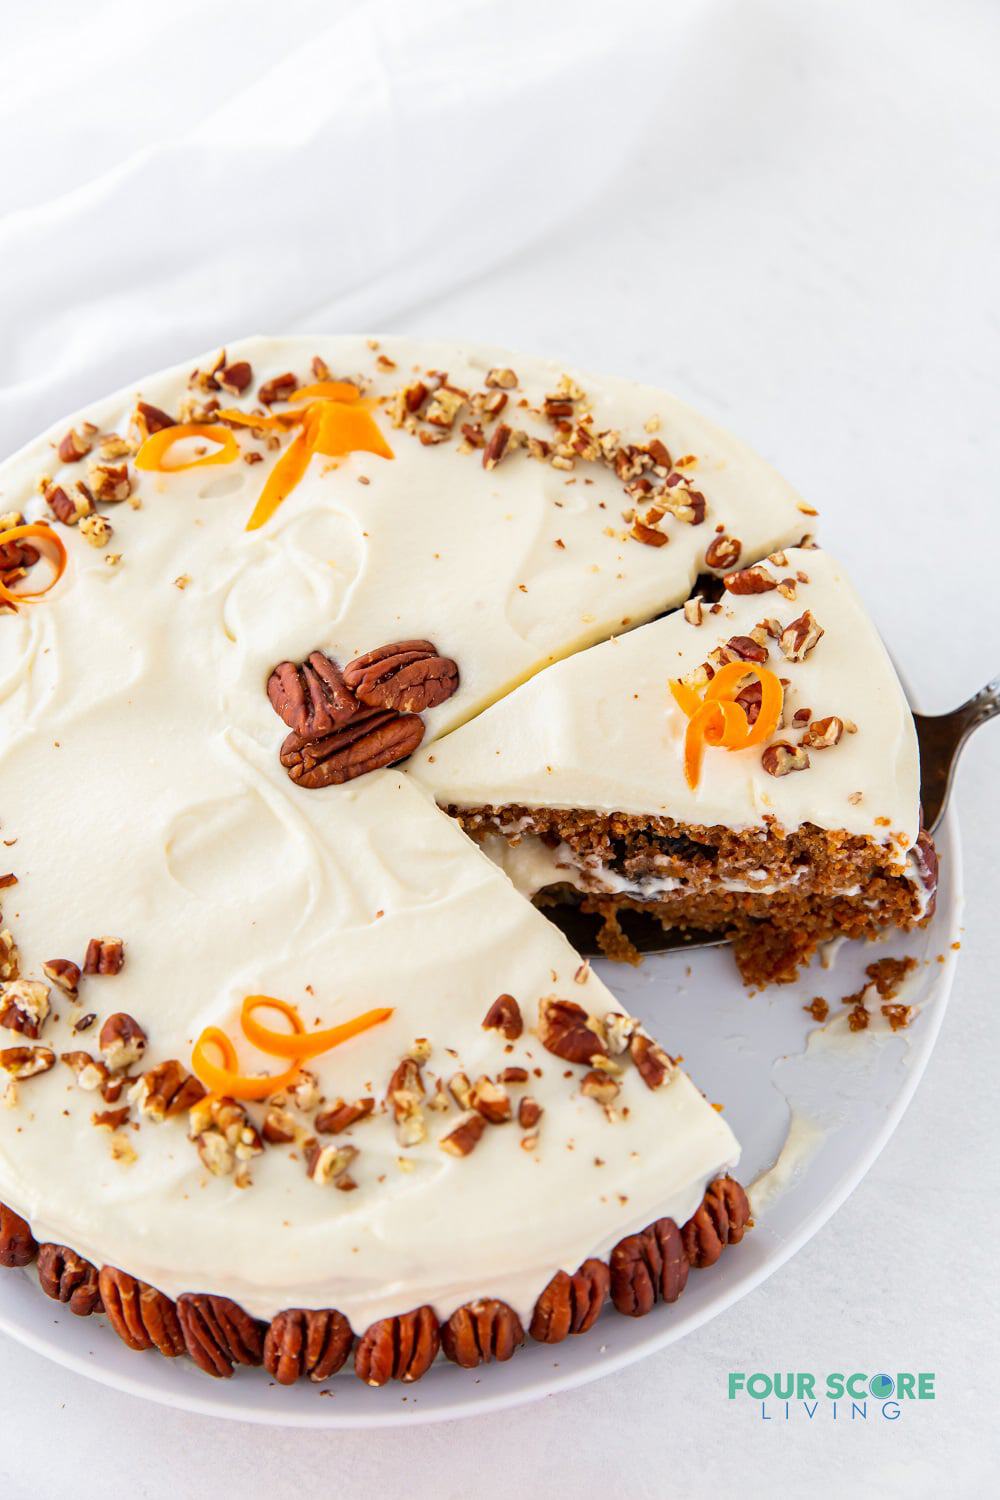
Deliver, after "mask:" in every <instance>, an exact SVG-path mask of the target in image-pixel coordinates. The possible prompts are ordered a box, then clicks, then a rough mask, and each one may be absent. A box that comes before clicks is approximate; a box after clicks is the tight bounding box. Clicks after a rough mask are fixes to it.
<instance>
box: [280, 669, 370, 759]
mask: <svg viewBox="0 0 1000 1500" xmlns="http://www.w3.org/2000/svg"><path fill="white" fill-rule="evenodd" d="M267 696H268V698H269V699H270V700H271V707H272V708H273V709H274V711H275V713H276V714H277V715H278V717H279V718H280V719H283V720H284V722H285V723H286V724H287V725H288V727H289V729H291V730H292V732H293V733H294V734H297V735H300V736H301V737H302V738H303V739H305V740H315V739H319V738H320V736H321V735H324V734H330V733H331V732H332V731H333V730H335V729H341V728H342V727H343V726H344V725H345V724H349V723H350V722H351V720H352V719H354V718H356V717H357V715H358V714H359V713H360V712H361V707H360V704H359V703H358V700H357V698H355V696H354V694H353V693H352V692H351V690H350V688H349V687H347V685H346V684H345V682H344V678H343V674H342V673H341V670H340V668H339V667H338V665H337V663H336V662H335V661H332V660H331V659H330V657H329V656H325V655H324V653H323V652H322V651H313V652H312V653H311V654H310V655H309V656H308V657H307V658H306V660H305V661H304V662H301V663H299V664H298V665H296V663H295V662H292V661H283V662H279V664H278V665H277V666H276V667H275V669H274V671H273V672H272V673H271V675H270V677H269V678H268V679H267Z"/></svg>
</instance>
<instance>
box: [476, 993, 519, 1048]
mask: <svg viewBox="0 0 1000 1500" xmlns="http://www.w3.org/2000/svg"><path fill="white" fill-rule="evenodd" d="M483 1030H484V1031H499V1032H500V1034H501V1035H502V1036H505V1037H506V1038H507V1040H508V1042H516V1041H517V1039H518V1037H519V1036H520V1035H521V1032H522V1031H523V1030H524V1022H523V1021H522V1019H521V1007H520V1006H519V1005H518V1003H517V1001H516V1000H515V999H514V996H513V995H498V996H497V998H496V999H495V1000H494V1002H493V1004H492V1005H491V1006H490V1008H489V1010H488V1011H487V1012H486V1014H485V1016H484V1017H483Z"/></svg>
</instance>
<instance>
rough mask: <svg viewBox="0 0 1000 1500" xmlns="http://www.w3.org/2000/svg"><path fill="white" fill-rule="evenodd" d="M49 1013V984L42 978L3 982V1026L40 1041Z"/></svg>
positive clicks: (0, 1014)
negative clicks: (43, 981) (42, 980)
mask: <svg viewBox="0 0 1000 1500" xmlns="http://www.w3.org/2000/svg"><path fill="white" fill-rule="evenodd" d="M48 1013H49V987H48V985H47V984H42V982H41V980H40V979H9V980H7V981H6V983H4V984H0V1026H6V1027H7V1028H8V1030H10V1031H19V1032H20V1033H21V1035H22V1036H26V1037H28V1038H29V1039H30V1040H31V1041H37V1040H38V1038H39V1036H40V1035H41V1032H42V1027H43V1026H44V1024H45V1020H46V1017H47V1016H48Z"/></svg>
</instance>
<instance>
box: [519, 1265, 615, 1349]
mask: <svg viewBox="0 0 1000 1500" xmlns="http://www.w3.org/2000/svg"><path fill="white" fill-rule="evenodd" d="M610 1285H611V1273H610V1272H609V1270H608V1268H607V1266H606V1265H605V1264H604V1262H603V1260H595V1259H594V1258H591V1259H590V1260H585V1261H584V1263H583V1265H582V1266H581V1267H580V1269H579V1270H578V1271H577V1272H575V1274H574V1275H572V1276H570V1275H568V1274H567V1272H566V1271H557V1272H556V1274H555V1275H554V1276H553V1278H552V1280H551V1281H550V1282H549V1284H548V1286H547V1287H546V1288H545V1290H544V1292H543V1293H542V1295H541V1296H540V1297H539V1299H538V1301H537V1302H536V1303H535V1310H534V1312H533V1313H532V1315H531V1326H530V1328H529V1329H528V1332H529V1333H530V1334H531V1337H532V1338H533V1339H537V1341H538V1342H539V1343H540V1344H560V1343H562V1341H563V1339H564V1338H566V1336H567V1335H568V1334H571V1333H586V1332H587V1330H588V1328H592V1327H593V1326H594V1324H595V1323H596V1322H597V1317H598V1314H599V1313H600V1311H601V1308H602V1307H603V1306H604V1303H605V1302H606V1301H607V1296H608V1288H609V1286H610Z"/></svg>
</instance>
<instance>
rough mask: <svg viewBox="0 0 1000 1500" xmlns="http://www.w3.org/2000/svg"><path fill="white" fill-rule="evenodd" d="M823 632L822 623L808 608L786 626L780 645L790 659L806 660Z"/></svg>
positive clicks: (780, 637)
mask: <svg viewBox="0 0 1000 1500" xmlns="http://www.w3.org/2000/svg"><path fill="white" fill-rule="evenodd" d="M823 634H824V631H823V627H822V625H820V624H818V622H817V621H816V620H815V619H814V617H813V614H812V611H811V610H808V609H806V610H803V612H802V614H800V615H799V617H798V619H797V620H792V621H791V623H790V624H788V625H786V626H785V628H784V630H783V631H782V632H781V634H780V635H779V637H778V646H779V647H780V649H781V652H782V654H783V655H784V656H786V657H787V658H788V660H789V661H805V659H806V657H807V656H808V655H809V652H810V651H812V649H813V647H814V646H815V645H816V644H817V642H818V641H819V639H820V637H821V636H822V635H823Z"/></svg>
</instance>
